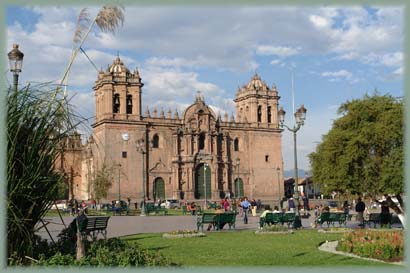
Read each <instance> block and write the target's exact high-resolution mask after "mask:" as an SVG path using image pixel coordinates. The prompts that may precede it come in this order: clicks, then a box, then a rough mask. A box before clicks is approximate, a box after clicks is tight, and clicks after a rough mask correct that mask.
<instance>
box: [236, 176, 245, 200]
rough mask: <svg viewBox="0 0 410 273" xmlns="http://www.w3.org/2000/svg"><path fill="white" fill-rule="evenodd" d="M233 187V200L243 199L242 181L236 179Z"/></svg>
mask: <svg viewBox="0 0 410 273" xmlns="http://www.w3.org/2000/svg"><path fill="white" fill-rule="evenodd" d="M234 186H235V188H234V190H235V191H234V194H235V198H238V197H243V195H244V193H243V181H242V179H240V178H236V179H235V183H234Z"/></svg>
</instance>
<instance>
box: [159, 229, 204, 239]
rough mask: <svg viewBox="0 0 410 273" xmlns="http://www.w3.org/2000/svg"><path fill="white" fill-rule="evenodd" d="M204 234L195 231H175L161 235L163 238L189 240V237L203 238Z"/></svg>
mask: <svg viewBox="0 0 410 273" xmlns="http://www.w3.org/2000/svg"><path fill="white" fill-rule="evenodd" d="M205 236H206V234H205V233H203V232H198V231H196V230H175V231H171V232H168V233H164V234H162V237H164V238H191V237H205Z"/></svg>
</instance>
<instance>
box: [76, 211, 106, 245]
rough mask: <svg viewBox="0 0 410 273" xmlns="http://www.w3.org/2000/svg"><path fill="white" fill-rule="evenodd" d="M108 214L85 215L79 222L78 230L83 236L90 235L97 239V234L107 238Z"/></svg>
mask: <svg viewBox="0 0 410 273" xmlns="http://www.w3.org/2000/svg"><path fill="white" fill-rule="evenodd" d="M109 219H110V216H96V217H87V218H86V219H85V220H83V221H82V222H81V224H80V232H81V235H82V236H83V238H87V236H90V237H91V238H92V239H93V240H96V239H97V236H98V234H101V235H103V236H104V239H107V225H108V220H109Z"/></svg>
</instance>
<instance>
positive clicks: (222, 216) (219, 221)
mask: <svg viewBox="0 0 410 273" xmlns="http://www.w3.org/2000/svg"><path fill="white" fill-rule="evenodd" d="M235 222H236V213H234V212H225V213H219V214H216V229H217V230H219V229H222V228H223V226H224V225H225V224H228V225H229V229H231V228H232V227H233V229H235Z"/></svg>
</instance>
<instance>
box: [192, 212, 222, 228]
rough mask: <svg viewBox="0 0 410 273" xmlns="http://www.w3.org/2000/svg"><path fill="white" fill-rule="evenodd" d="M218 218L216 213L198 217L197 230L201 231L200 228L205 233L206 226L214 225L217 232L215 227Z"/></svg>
mask: <svg viewBox="0 0 410 273" xmlns="http://www.w3.org/2000/svg"><path fill="white" fill-rule="evenodd" d="M216 216H217V215H216V214H215V213H207V212H205V213H203V214H201V215H198V217H197V219H196V227H197V230H199V227H201V230H202V231H204V224H212V227H213V229H214V230H215V227H216V225H217V220H216Z"/></svg>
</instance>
